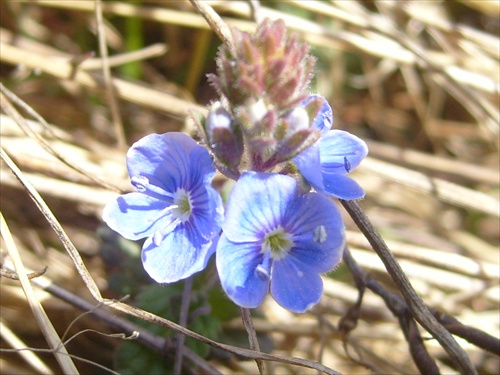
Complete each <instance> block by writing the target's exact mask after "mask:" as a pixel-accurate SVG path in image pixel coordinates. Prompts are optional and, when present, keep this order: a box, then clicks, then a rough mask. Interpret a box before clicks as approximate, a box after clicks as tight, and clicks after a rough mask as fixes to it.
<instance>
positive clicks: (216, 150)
mask: <svg viewBox="0 0 500 375" xmlns="http://www.w3.org/2000/svg"><path fill="white" fill-rule="evenodd" d="M204 130H205V134H206V137H207V142H208V146H209V148H210V150H211V151H212V152H213V154H214V155H215V157H216V158H217V162H218V163H219V164H222V166H224V167H225V168H227V169H229V171H231V173H229V174H230V175H231V177H234V176H236V175H238V172H237V169H238V166H239V164H240V161H241V157H242V155H243V135H242V132H241V129H240V127H239V126H238V125H237V124H236V123H235V121H234V119H233V118H232V117H231V115H230V114H229V112H228V111H226V109H225V108H224V107H223V106H222V104H221V103H220V102H215V103H213V104H212V106H211V107H210V111H209V113H208V117H207V119H206V121H205V124H204Z"/></svg>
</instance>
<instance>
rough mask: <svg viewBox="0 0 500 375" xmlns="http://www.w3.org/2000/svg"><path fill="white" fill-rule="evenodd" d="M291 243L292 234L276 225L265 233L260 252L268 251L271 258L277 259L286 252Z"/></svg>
mask: <svg viewBox="0 0 500 375" xmlns="http://www.w3.org/2000/svg"><path fill="white" fill-rule="evenodd" d="M293 245H294V242H293V240H292V236H291V235H290V234H289V233H287V232H286V231H285V230H284V229H283V228H282V227H281V226H278V227H277V228H276V229H273V230H272V231H270V232H269V233H266V235H265V237H264V241H263V242H262V248H261V252H262V253H263V254H265V253H267V252H270V255H271V258H272V259H273V260H279V259H282V258H284V257H285V256H286V255H287V254H288V252H289V251H290V249H291V248H292V247H293Z"/></svg>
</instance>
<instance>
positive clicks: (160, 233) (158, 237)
mask: <svg viewBox="0 0 500 375" xmlns="http://www.w3.org/2000/svg"><path fill="white" fill-rule="evenodd" d="M180 223H181V221H180V220H179V219H174V220H172V221H171V222H170V223H169V224H167V226H165V227H163V228H161V229H159V230H157V231H156V232H155V234H153V243H154V244H155V245H156V246H160V243H161V241H163V238H164V237H165V236H166V235H167V234H169V233H170V232H172V231H173V230H174V229H175V228H177V226H178V225H179V224H180Z"/></svg>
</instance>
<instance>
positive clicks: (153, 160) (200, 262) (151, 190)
mask: <svg viewBox="0 0 500 375" xmlns="http://www.w3.org/2000/svg"><path fill="white" fill-rule="evenodd" d="M127 168H128V172H129V175H130V179H131V182H132V185H133V186H134V187H135V189H136V190H137V192H133V193H129V194H125V195H122V196H119V197H118V198H117V199H116V200H115V201H113V202H111V203H109V204H108V205H107V206H106V207H105V208H104V212H103V219H104V221H105V222H106V223H107V224H108V225H109V227H110V228H111V229H113V230H115V231H116V232H118V233H120V234H121V235H122V236H123V237H125V238H128V239H130V240H138V239H141V238H145V237H147V239H146V241H145V243H144V245H143V249H142V262H143V265H144V268H145V270H146V271H147V272H148V274H149V275H150V276H151V277H152V278H153V279H154V280H155V281H157V282H159V283H171V282H175V281H178V280H181V279H184V278H187V277H189V276H191V275H192V274H194V273H196V272H198V271H201V270H202V269H204V268H205V266H206V264H207V262H208V259H209V258H210V256H211V255H212V254H213V253H214V252H215V243H216V242H217V237H218V235H219V232H220V228H221V223H222V220H223V207H222V201H221V198H220V196H219V194H218V193H217V191H216V190H215V189H214V188H213V187H212V186H211V185H210V183H211V181H212V178H213V176H214V174H215V167H214V165H213V162H212V159H211V158H210V155H209V154H208V151H207V150H206V149H205V148H203V147H202V146H200V145H198V144H197V143H196V142H195V141H194V140H192V139H191V138H190V137H188V136H187V135H185V134H182V133H166V134H151V135H148V136H146V137H144V138H142V139H141V140H139V141H138V142H136V143H135V144H134V145H133V146H132V147H131V148H130V150H129V151H128V153H127Z"/></svg>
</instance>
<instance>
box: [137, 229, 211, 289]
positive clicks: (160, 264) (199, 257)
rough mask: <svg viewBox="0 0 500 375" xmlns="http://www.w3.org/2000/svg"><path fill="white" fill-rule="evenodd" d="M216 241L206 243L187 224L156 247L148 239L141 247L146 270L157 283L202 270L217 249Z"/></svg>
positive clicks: (182, 277) (171, 280)
mask: <svg viewBox="0 0 500 375" xmlns="http://www.w3.org/2000/svg"><path fill="white" fill-rule="evenodd" d="M214 242H215V241H206V242H203V241H201V240H200V238H199V237H198V238H197V236H196V235H194V234H193V229H192V228H191V227H190V226H189V225H186V224H181V225H179V226H178V227H177V228H176V229H175V230H174V231H173V232H170V233H169V234H167V235H166V236H165V237H164V238H163V240H162V241H161V243H160V244H159V245H158V246H157V245H156V244H155V241H153V238H151V237H150V238H148V239H147V240H146V242H145V243H144V246H143V249H142V263H143V266H144V269H145V270H146V272H147V273H148V274H149V276H151V278H152V279H153V280H155V281H156V282H158V283H173V282H176V281H179V280H182V279H185V278H187V277H189V276H191V275H193V274H194V273H196V272H199V271H201V270H203V269H204V268H205V267H206V265H207V262H208V260H209V259H210V256H211V255H212V254H213V253H214V252H215V249H216V244H215V243H214Z"/></svg>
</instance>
